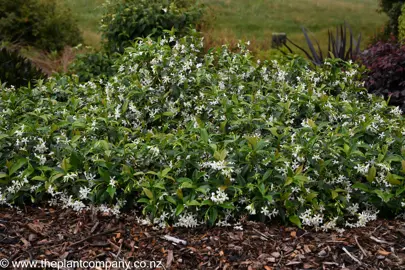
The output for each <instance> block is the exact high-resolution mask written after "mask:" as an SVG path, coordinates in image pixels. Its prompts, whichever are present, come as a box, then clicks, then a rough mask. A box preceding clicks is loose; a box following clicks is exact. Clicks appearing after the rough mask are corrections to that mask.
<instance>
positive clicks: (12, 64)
mask: <svg viewBox="0 0 405 270" xmlns="http://www.w3.org/2000/svg"><path fill="white" fill-rule="evenodd" d="M44 77H45V75H44V74H43V73H42V72H41V71H40V70H39V69H37V68H36V67H35V66H34V65H33V64H32V63H31V62H30V61H29V60H28V59H26V58H25V57H23V56H21V55H20V54H19V53H18V52H17V51H12V50H10V49H6V48H0V82H1V83H2V84H3V83H5V85H8V86H14V87H17V88H18V87H21V86H28V85H29V84H31V85H34V83H35V81H36V80H38V79H42V78H44Z"/></svg>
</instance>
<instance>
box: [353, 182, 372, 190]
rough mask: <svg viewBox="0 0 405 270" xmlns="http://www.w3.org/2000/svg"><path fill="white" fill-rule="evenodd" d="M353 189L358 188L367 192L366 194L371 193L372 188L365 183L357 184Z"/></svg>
mask: <svg viewBox="0 0 405 270" xmlns="http://www.w3.org/2000/svg"><path fill="white" fill-rule="evenodd" d="M352 187H353V188H358V189H360V190H362V191H365V192H370V188H369V187H368V186H367V185H366V184H364V183H360V182H356V183H354V184H353V186H352Z"/></svg>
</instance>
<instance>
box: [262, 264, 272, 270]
mask: <svg viewBox="0 0 405 270" xmlns="http://www.w3.org/2000/svg"><path fill="white" fill-rule="evenodd" d="M264 269H266V270H273V268H271V267H270V266H267V265H265V266H264Z"/></svg>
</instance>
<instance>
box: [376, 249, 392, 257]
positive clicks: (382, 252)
mask: <svg viewBox="0 0 405 270" xmlns="http://www.w3.org/2000/svg"><path fill="white" fill-rule="evenodd" d="M377 253H378V254H380V255H383V256H388V255H390V254H391V252H389V251H386V250H383V249H379V250H378V251H377Z"/></svg>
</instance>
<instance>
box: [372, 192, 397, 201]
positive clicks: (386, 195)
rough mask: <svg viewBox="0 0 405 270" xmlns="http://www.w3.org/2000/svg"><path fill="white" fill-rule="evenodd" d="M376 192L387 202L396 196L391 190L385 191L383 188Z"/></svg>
mask: <svg viewBox="0 0 405 270" xmlns="http://www.w3.org/2000/svg"><path fill="white" fill-rule="evenodd" d="M374 192H375V194H377V195H378V197H380V198H381V199H382V200H383V201H384V202H385V203H387V202H389V201H390V200H391V198H392V197H394V194H391V193H389V192H384V191H382V190H375V191H374Z"/></svg>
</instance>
